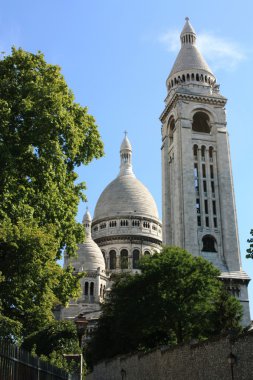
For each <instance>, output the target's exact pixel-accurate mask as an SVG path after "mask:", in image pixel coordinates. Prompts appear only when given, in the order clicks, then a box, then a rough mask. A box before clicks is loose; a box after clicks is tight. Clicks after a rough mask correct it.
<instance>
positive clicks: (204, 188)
mask: <svg viewBox="0 0 253 380" xmlns="http://www.w3.org/2000/svg"><path fill="white" fill-rule="evenodd" d="M203 191H204V193H205V194H206V193H207V186H206V180H204V181H203Z"/></svg>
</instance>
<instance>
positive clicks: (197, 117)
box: [192, 111, 211, 133]
mask: <svg viewBox="0 0 253 380" xmlns="http://www.w3.org/2000/svg"><path fill="white" fill-rule="evenodd" d="M209 124H210V122H209V117H208V115H207V114H206V113H204V112H200V111H199V112H196V113H195V114H194V116H193V122H192V130H193V131H194V132H200V133H210V131H211V129H210V125H209Z"/></svg>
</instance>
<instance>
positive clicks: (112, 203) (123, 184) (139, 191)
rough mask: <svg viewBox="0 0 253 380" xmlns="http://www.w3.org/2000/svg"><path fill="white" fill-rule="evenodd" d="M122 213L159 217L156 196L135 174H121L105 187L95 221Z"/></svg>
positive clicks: (97, 207)
mask: <svg viewBox="0 0 253 380" xmlns="http://www.w3.org/2000/svg"><path fill="white" fill-rule="evenodd" d="M120 215H122V216H123V215H124V216H126V215H136V216H137V215H138V216H148V217H151V218H155V219H159V216H158V211H157V207H156V203H155V201H154V198H153V197H152V195H151V194H150V192H149V191H148V189H147V188H146V187H145V186H144V185H143V184H142V183H141V182H140V181H139V180H138V179H137V178H135V176H134V175H121V176H119V177H117V178H116V179H115V180H114V181H112V182H111V183H110V184H109V185H108V186H107V187H106V188H105V190H104V191H103V192H102V194H101V195H100V197H99V199H98V202H97V205H96V208H95V212H94V219H93V222H94V221H95V220H98V219H103V218H106V217H116V216H117V217H118V216H120Z"/></svg>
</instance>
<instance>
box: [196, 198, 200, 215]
mask: <svg viewBox="0 0 253 380" xmlns="http://www.w3.org/2000/svg"><path fill="white" fill-rule="evenodd" d="M196 210H197V214H200V200H199V198H197V199H196Z"/></svg>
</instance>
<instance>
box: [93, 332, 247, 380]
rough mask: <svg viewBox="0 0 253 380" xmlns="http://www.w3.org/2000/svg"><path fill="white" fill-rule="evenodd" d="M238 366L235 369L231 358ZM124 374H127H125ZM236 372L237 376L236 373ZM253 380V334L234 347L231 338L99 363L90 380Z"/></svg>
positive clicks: (245, 336)
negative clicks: (234, 358) (231, 355)
mask: <svg viewBox="0 0 253 380" xmlns="http://www.w3.org/2000/svg"><path fill="white" fill-rule="evenodd" d="M231 352H232V353H233V355H235V357H236V363H235V364H234V365H233V366H232V367H231V365H230V364H229V361H228V356H229V354H230V353H231ZM122 370H123V371H122ZM232 372H233V373H232ZM165 379H166V380H215V379H219V380H230V379H234V380H252V379H253V332H250V333H247V334H245V335H242V336H240V337H239V338H237V340H236V341H235V342H233V343H231V342H230V339H229V338H227V337H223V338H220V339H219V340H213V341H208V342H205V343H201V344H195V345H185V346H179V347H176V348H173V349H171V348H168V347H164V348H160V349H156V350H154V351H152V352H150V353H148V354H140V353H137V354H133V355H130V354H129V355H126V356H122V357H117V358H114V359H112V360H107V361H104V362H101V363H99V364H98V365H97V366H95V367H94V371H93V372H92V373H91V374H89V375H88V376H87V380H165Z"/></svg>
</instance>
